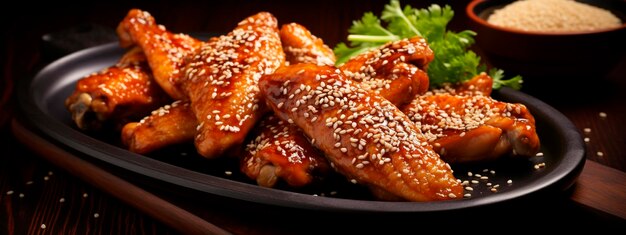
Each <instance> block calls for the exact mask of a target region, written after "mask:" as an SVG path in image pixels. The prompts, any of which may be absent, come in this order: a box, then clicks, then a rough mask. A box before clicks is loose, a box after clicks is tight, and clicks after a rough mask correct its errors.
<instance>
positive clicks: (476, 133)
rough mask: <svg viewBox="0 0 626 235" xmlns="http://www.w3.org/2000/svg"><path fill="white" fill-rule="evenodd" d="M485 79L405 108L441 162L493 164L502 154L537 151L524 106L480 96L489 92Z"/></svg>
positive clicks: (420, 99) (532, 125) (432, 94)
mask: <svg viewBox="0 0 626 235" xmlns="http://www.w3.org/2000/svg"><path fill="white" fill-rule="evenodd" d="M487 79H490V78H489V77H488V76H487V75H485V74H482V75H479V76H477V77H476V78H474V79H472V80H470V81H469V82H468V83H467V84H461V85H457V88H453V87H450V86H448V87H447V88H445V89H438V90H434V91H432V92H428V93H426V94H425V95H422V96H419V97H417V98H416V99H415V100H413V101H412V102H411V104H409V105H407V106H406V107H405V108H404V112H405V113H406V114H407V115H408V116H409V118H411V120H412V121H413V122H415V124H416V125H417V127H418V128H420V129H421V130H422V133H424V135H425V136H426V138H427V139H428V141H429V142H430V143H431V144H432V145H433V148H434V149H435V151H437V152H438V153H439V154H440V156H441V158H442V159H444V160H445V161H446V162H449V163H458V162H475V161H483V160H492V159H495V158H498V157H502V156H506V155H507V154H510V155H513V156H526V157H530V156H535V154H536V153H537V152H538V151H539V146H540V144H539V137H538V135H537V132H536V129H535V119H534V117H533V116H532V115H531V113H530V111H528V109H527V108H526V106H524V105H523V104H511V103H505V102H500V101H497V100H494V99H492V98H491V97H488V96H484V95H482V94H485V93H488V92H490V91H491V90H490V89H489V90H488V91H487V90H486V89H483V88H485V87H486V85H484V84H486V83H485V82H486V81H487ZM481 84H483V85H481ZM487 84H488V83H487ZM481 87H482V88H481Z"/></svg>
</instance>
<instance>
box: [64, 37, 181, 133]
mask: <svg viewBox="0 0 626 235" xmlns="http://www.w3.org/2000/svg"><path fill="white" fill-rule="evenodd" d="M168 101H169V98H168V97H167V95H165V93H164V92H163V90H162V89H161V88H160V87H159V86H158V84H156V83H155V82H154V81H153V78H152V73H151V71H150V67H148V65H147V63H146V57H145V56H144V54H143V52H142V51H141V49H139V48H133V49H131V50H130V51H128V52H127V53H126V54H125V55H124V56H123V57H122V58H121V59H120V61H119V62H118V63H117V64H116V65H114V66H111V67H109V68H106V69H104V70H102V71H100V72H98V73H93V74H90V75H88V76H86V77H85V78H83V79H81V80H79V81H78V83H77V84H76V89H75V90H74V92H73V93H72V95H70V96H69V97H68V98H67V99H66V100H65V106H66V107H67V109H68V110H69V111H70V112H71V113H72V119H73V120H74V122H75V123H76V125H77V126H78V127H79V128H81V129H85V130H86V129H100V128H101V127H102V126H103V125H104V123H106V122H109V121H110V122H111V123H114V124H115V125H123V124H124V123H126V122H128V121H131V120H133V119H135V120H137V119H139V118H141V117H143V116H145V115H147V114H148V113H150V111H151V110H154V109H155V108H157V107H159V106H161V105H163V104H165V103H166V102H168Z"/></svg>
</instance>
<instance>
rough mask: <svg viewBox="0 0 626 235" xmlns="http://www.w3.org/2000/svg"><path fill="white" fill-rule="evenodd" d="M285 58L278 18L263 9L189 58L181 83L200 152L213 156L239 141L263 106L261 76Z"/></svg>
mask: <svg viewBox="0 0 626 235" xmlns="http://www.w3.org/2000/svg"><path fill="white" fill-rule="evenodd" d="M284 62H285V55H284V53H283V50H282V47H281V43H280V38H279V36H278V26H277V22H276V19H275V18H274V17H273V16H272V15H271V14H270V13H266V12H262V13H259V14H256V15H254V16H251V17H248V18H247V19H244V20H243V21H241V22H240V23H239V25H238V26H237V28H235V29H234V30H233V31H231V32H230V33H228V34H227V35H224V36H220V37H219V38H217V39H215V40H211V41H210V42H208V43H206V44H205V45H203V46H202V47H201V48H200V49H198V50H197V53H196V54H195V55H194V56H192V57H190V58H189V59H188V61H187V63H186V65H185V69H184V79H183V80H182V81H181V84H182V88H183V91H184V92H185V94H187V96H188V97H189V100H190V102H191V108H192V111H193V113H194V114H195V115H196V118H197V120H198V123H199V127H198V134H197V136H196V138H195V144H196V149H197V150H198V153H200V154H201V155H202V156H204V157H207V158H214V157H217V156H220V155H222V153H224V152H226V151H228V150H230V149H231V148H232V147H234V146H238V145H240V144H242V142H243V141H244V139H245V137H246V135H247V134H248V132H249V131H250V129H251V128H252V127H253V125H254V124H255V123H256V122H257V120H258V119H259V118H261V117H262V116H263V114H264V113H265V110H266V108H265V107H264V105H263V102H262V101H261V100H260V97H259V88H258V80H259V78H260V77H261V76H263V75H264V74H271V73H273V72H274V70H275V69H276V68H278V67H279V66H280V65H282V64H283V63H284Z"/></svg>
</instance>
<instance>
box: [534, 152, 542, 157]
mask: <svg viewBox="0 0 626 235" xmlns="http://www.w3.org/2000/svg"><path fill="white" fill-rule="evenodd" d="M535 156H537V157H543V153H542V152H538V153H537V154H535Z"/></svg>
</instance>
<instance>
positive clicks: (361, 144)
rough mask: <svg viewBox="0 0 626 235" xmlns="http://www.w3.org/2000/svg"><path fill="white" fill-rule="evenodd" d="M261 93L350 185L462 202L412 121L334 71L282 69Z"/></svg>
mask: <svg viewBox="0 0 626 235" xmlns="http://www.w3.org/2000/svg"><path fill="white" fill-rule="evenodd" d="M259 86H260V89H261V92H262V93H263V94H264V95H265V96H266V98H267V100H268V104H269V106H270V107H271V108H272V109H273V110H274V112H275V113H276V114H277V115H278V116H280V117H281V118H282V119H284V120H288V122H289V123H295V124H296V125H298V126H299V127H300V128H302V130H303V132H304V133H305V134H306V135H307V136H308V137H310V138H311V139H312V141H314V142H315V145H316V146H317V147H318V148H319V149H320V150H322V151H323V152H324V153H325V154H326V156H327V158H328V159H329V160H330V161H331V163H332V164H331V166H332V167H333V168H335V169H336V170H337V171H338V172H339V173H341V174H343V175H345V176H346V177H347V178H349V179H350V180H351V181H352V182H354V183H361V184H364V185H367V186H369V187H370V188H372V189H373V190H374V191H383V192H388V193H390V194H393V195H395V196H398V197H401V198H403V199H405V200H412V201H431V200H446V199H451V198H457V197H460V196H461V195H462V192H463V188H462V186H461V185H460V184H459V182H458V181H457V180H456V178H455V177H454V176H453V175H452V170H451V169H450V166H449V165H448V164H446V163H445V162H443V161H442V160H441V159H439V156H438V155H437V154H436V153H435V152H434V151H433V150H432V148H431V147H430V146H429V145H428V143H427V142H426V141H425V139H424V138H423V136H422V135H421V134H420V131H419V129H417V128H416V127H415V125H413V124H412V122H411V121H410V120H409V118H408V117H407V116H406V115H404V114H403V113H402V112H400V110H398V108H396V107H395V106H394V105H392V104H391V103H390V102H389V101H387V100H385V99H383V98H382V97H380V96H378V95H375V94H372V93H370V92H369V91H366V90H364V89H362V88H360V86H359V85H358V84H354V83H353V82H351V81H350V80H348V79H346V78H345V77H344V76H343V75H342V74H341V71H339V70H338V69H336V68H335V67H331V66H316V65H312V64H298V65H293V66H289V67H283V68H280V69H278V70H277V71H276V72H275V73H274V74H272V75H268V76H265V77H263V78H262V79H261V80H260V82H259Z"/></svg>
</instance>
